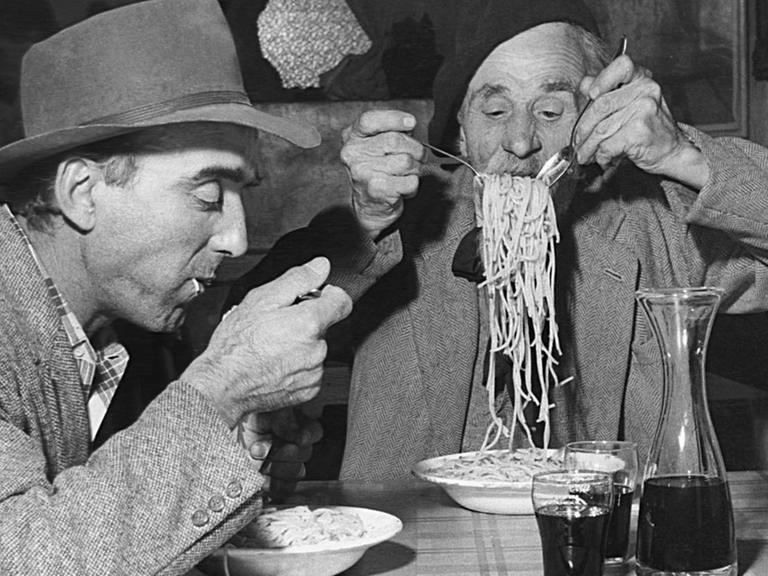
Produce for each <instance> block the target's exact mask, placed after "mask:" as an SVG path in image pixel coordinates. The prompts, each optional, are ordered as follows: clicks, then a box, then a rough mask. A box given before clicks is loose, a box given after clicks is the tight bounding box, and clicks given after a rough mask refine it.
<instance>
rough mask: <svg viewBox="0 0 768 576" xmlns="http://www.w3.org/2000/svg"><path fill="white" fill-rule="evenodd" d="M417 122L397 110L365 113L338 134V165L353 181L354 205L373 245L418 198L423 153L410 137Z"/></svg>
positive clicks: (417, 143) (422, 148)
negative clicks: (405, 202) (340, 139)
mask: <svg viewBox="0 0 768 576" xmlns="http://www.w3.org/2000/svg"><path fill="white" fill-rule="evenodd" d="M415 126H416V119H415V118H414V117H413V116H412V115H411V114H408V113H406V112H400V111H397V110H369V111H367V112H363V113H362V114H361V115H360V116H359V117H358V118H357V120H356V121H355V123H354V124H352V125H351V126H349V127H347V128H346V129H345V130H344V131H343V132H342V137H343V141H344V146H343V147H342V149H341V160H342V162H343V163H344V165H345V166H346V167H347V171H348V172H349V176H350V180H351V181H352V205H353V207H354V209H355V213H356V214H357V218H358V220H359V222H360V225H361V226H362V227H363V229H364V230H365V231H366V232H367V233H368V235H369V236H370V237H371V238H372V239H376V237H377V236H378V235H379V234H380V233H381V232H382V231H383V230H384V229H386V228H387V227H388V226H390V225H392V224H393V223H394V222H395V221H396V220H397V219H398V218H400V215H401V214H402V212H403V199H405V198H410V197H412V196H414V195H415V194H416V190H417V189H418V187H419V173H420V168H421V164H420V161H421V160H422V159H423V158H424V157H425V156H426V149H425V148H424V147H423V146H422V145H421V144H420V143H419V142H418V141H416V140H414V139H413V138H411V137H410V136H409V135H408V133H409V132H410V131H411V130H413V128H414V127H415Z"/></svg>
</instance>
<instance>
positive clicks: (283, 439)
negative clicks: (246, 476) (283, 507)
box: [237, 408, 323, 502]
mask: <svg viewBox="0 0 768 576" xmlns="http://www.w3.org/2000/svg"><path fill="white" fill-rule="evenodd" d="M237 430H238V439H239V441H240V443H241V444H242V445H243V446H244V447H245V448H247V449H248V451H249V453H250V455H251V458H253V459H254V460H261V461H263V464H262V466H261V472H262V474H264V475H265V477H266V481H265V483H264V490H265V491H266V492H267V493H268V495H269V499H270V500H271V501H272V502H280V501H282V500H284V499H285V498H286V497H287V496H288V495H290V494H291V493H292V492H293V491H294V489H295V488H296V483H297V482H298V481H299V480H301V479H302V478H304V476H305V475H306V467H305V465H306V462H308V461H309V458H310V456H311V455H312V445H313V444H315V443H316V442H318V441H319V440H320V438H322V435H323V431H322V427H321V426H320V423H319V422H318V421H317V420H314V419H312V418H309V417H308V416H306V415H304V414H303V413H302V412H301V411H298V410H294V409H293V408H284V409H282V410H278V411H276V412H267V413H261V414H256V413H251V414H248V415H247V416H246V417H245V418H243V420H242V421H241V422H240V424H239V425H238V428H237Z"/></svg>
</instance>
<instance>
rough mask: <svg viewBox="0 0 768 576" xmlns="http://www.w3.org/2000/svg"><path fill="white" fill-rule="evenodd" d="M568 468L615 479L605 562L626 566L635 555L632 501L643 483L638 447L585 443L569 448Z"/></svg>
mask: <svg viewBox="0 0 768 576" xmlns="http://www.w3.org/2000/svg"><path fill="white" fill-rule="evenodd" d="M564 462H565V467H566V469H569V470H572V469H584V468H588V469H591V470H600V471H602V472H608V473H610V474H611V475H612V476H613V487H614V499H613V511H612V513H611V520H610V524H609V525H608V546H607V548H606V551H605V561H606V563H608V564H610V565H615V564H623V563H625V562H626V561H627V560H629V557H630V555H631V552H630V547H629V528H630V517H631V514H632V500H633V498H634V495H635V489H636V487H637V482H638V480H639V474H640V472H639V466H638V459H637V444H636V443H635V442H629V441H622V440H583V441H579V442H571V443H570V444H567V445H566V447H565V456H564Z"/></svg>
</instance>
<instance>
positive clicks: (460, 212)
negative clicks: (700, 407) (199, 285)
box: [235, 0, 768, 480]
mask: <svg viewBox="0 0 768 576" xmlns="http://www.w3.org/2000/svg"><path fill="white" fill-rule="evenodd" d="M462 6H463V7H462V8H461V9H459V10H458V11H457V17H456V23H457V24H456V26H457V29H456V33H455V40H454V50H453V52H452V53H451V54H449V55H448V57H447V59H446V61H445V62H444V63H443V66H442V68H441V69H440V71H439V72H438V74H437V78H436V80H435V83H434V90H433V94H434V114H433V117H432V120H431V123H430V126H429V137H430V140H431V143H432V144H433V145H437V146H440V147H442V148H444V149H448V150H449V151H453V152H456V153H459V152H460V153H462V154H463V155H464V156H465V157H466V159H467V160H468V161H469V162H470V163H471V164H472V166H474V168H475V169H477V170H479V171H487V172H509V173H512V174H514V175H519V176H535V175H536V174H537V173H538V171H539V169H540V168H541V167H542V165H543V164H544V162H545V161H546V160H547V159H548V158H549V157H550V156H552V155H553V154H554V153H555V152H557V151H558V150H560V149H561V148H563V147H564V146H565V145H566V144H567V143H568V142H569V138H570V135H571V131H572V129H573V126H574V123H575V119H576V117H577V115H578V113H579V111H580V110H581V109H582V108H583V106H584V104H585V102H586V100H587V98H588V97H591V98H593V99H594V105H593V106H591V107H590V109H589V110H588V111H587V112H586V113H585V114H584V116H583V117H582V119H581V121H580V122H579V124H578V127H577V130H576V143H577V150H578V162H579V163H580V164H583V165H585V166H584V169H583V170H582V173H583V174H584V175H585V178H583V179H578V180H577V179H573V178H570V177H565V178H563V179H562V180H561V181H559V182H558V183H557V184H556V185H555V187H553V188H552V190H551V193H552V195H553V199H554V202H555V208H556V210H557V212H558V224H559V228H560V238H561V239H560V243H559V245H558V249H557V258H556V261H557V278H556V283H555V289H556V292H555V299H556V303H557V315H556V319H557V322H558V327H559V337H560V343H561V348H562V354H561V355H560V356H559V357H558V358H557V360H558V365H557V368H556V369H557V373H558V379H559V380H560V381H565V380H566V379H568V378H569V377H572V378H573V379H572V380H571V381H570V383H569V384H565V385H563V386H559V387H555V389H553V390H551V391H550V399H551V400H552V402H553V405H554V407H553V408H552V410H551V412H550V419H551V422H552V430H551V432H552V439H551V442H552V445H554V446H559V445H562V444H563V443H565V442H566V441H569V440H572V439H583V438H591V439H592V438H594V439H600V438H605V439H615V438H628V439H631V440H635V441H637V442H638V443H639V444H640V450H641V453H642V454H643V456H645V452H646V450H647V449H648V448H649V446H650V442H651V439H652V437H653V434H654V431H655V428H656V422H657V419H658V416H659V411H660V403H661V397H662V394H661V392H660V390H659V383H660V382H661V381H662V375H661V366H660V360H659V357H658V348H657V345H656V343H655V342H654V341H653V339H652V338H651V333H650V330H649V328H648V326H647V325H646V323H645V322H644V320H643V318H642V315H641V313H640V311H639V310H638V307H637V305H636V303H635V298H634V293H635V290H636V289H638V288H642V287H651V286H653V287H665V286H680V285H694V286H696V285H714V286H720V287H722V288H724V289H725V291H726V292H725V297H724V299H723V303H722V308H721V309H722V310H723V311H725V312H729V313H741V312H746V311H760V310H766V309H768V284H766V278H768V268H767V267H766V262H768V232H766V231H768V216H767V215H768V210H766V203H765V190H766V189H767V188H768V151H766V149H765V148H763V147H761V146H758V145H756V144H754V143H751V142H748V141H745V140H742V139H736V138H717V139H716V138H711V137H709V136H707V135H706V134H703V133H701V132H700V131H698V130H696V129H694V128H692V127H690V126H685V125H682V124H679V123H676V122H675V121H674V119H673V118H672V116H671V114H670V112H669V109H668V107H667V105H666V103H665V101H664V98H663V95H662V93H661V90H660V87H659V86H658V85H657V84H656V83H655V82H654V81H653V80H652V78H651V77H650V74H648V73H647V71H645V70H643V69H642V68H640V67H639V66H637V65H636V64H635V62H634V61H633V60H632V58H631V56H627V55H625V56H621V57H618V58H616V59H615V60H614V61H611V60H612V59H611V55H610V52H612V50H608V49H607V48H606V46H605V44H604V43H603V41H602V40H601V39H600V38H599V37H598V36H597V32H598V31H597V26H596V25H595V21H594V20H593V18H592V16H591V15H590V12H589V10H588V9H587V8H586V6H584V5H583V4H582V2H580V1H578V0H537V1H536V2H529V1H527V0H488V1H486V2H474V1H471V0H467V1H466V2H464V3H463V4H462ZM629 45H630V51H629V53H630V55H631V45H632V44H631V39H630V42H629ZM414 127H415V118H414V117H413V116H411V115H410V114H407V113H404V112H399V111H394V110H376V111H368V112H365V113H363V114H362V115H361V116H360V117H359V118H358V119H357V121H356V122H355V123H354V124H353V125H352V126H350V127H349V128H348V129H347V130H345V132H344V147H343V149H342V152H341V157H342V161H343V162H344V163H345V164H346V165H347V168H348V171H349V174H350V177H351V182H352V188H353V190H352V199H351V206H352V208H353V216H354V218H353V219H352V221H353V222H354V224H355V225H356V226H357V228H356V229H355V231H356V233H357V237H356V239H355V240H350V241H346V242H343V243H342V242H335V243H329V242H328V240H333V238H332V237H330V236H329V235H328V234H327V233H326V232H325V229H326V228H327V227H328V226H330V225H336V226H337V227H338V228H341V227H343V226H344V224H342V223H338V222H337V221H336V220H331V219H332V217H333V215H332V214H323V215H321V216H319V217H318V218H316V219H315V220H314V221H313V222H312V223H311V225H310V226H309V227H308V228H306V229H303V230H300V231H296V232H294V233H292V234H289V235H287V236H286V237H284V238H283V239H281V242H279V243H278V245H277V246H276V247H275V249H274V250H273V253H272V255H271V258H270V259H268V260H265V261H263V263H260V265H259V267H258V268H257V269H255V270H254V271H252V272H251V273H249V274H247V275H246V276H244V277H243V281H242V283H241V286H251V285H254V284H258V283H259V281H260V279H263V278H266V277H273V276H274V275H275V274H276V273H278V272H279V271H280V270H281V269H282V268H283V266H284V265H285V263H286V262H290V261H291V258H296V257H297V255H298V257H299V258H304V257H306V256H307V255H311V254H320V253H323V254H327V255H329V256H331V259H332V262H333V264H334V270H333V272H332V275H331V278H332V279H333V280H334V281H337V283H338V285H340V286H342V287H344V288H345V289H346V290H347V291H348V292H349V293H350V294H352V295H353V296H355V298H356V304H355V310H354V312H353V313H352V315H351V316H350V318H349V319H348V321H351V325H352V330H353V331H354V333H355V334H356V337H357V342H358V345H357V348H356V351H355V357H354V363H353V368H352V382H351V390H350V402H349V407H348V410H349V416H348V423H347V441H346V446H345V452H344V459H343V464H342V470H341V476H342V478H347V479H349V478H354V479H367V480H375V479H383V478H393V477H406V476H408V475H409V474H410V470H411V467H412V466H413V464H414V463H416V462H418V461H419V460H421V459H424V458H429V457H432V456H436V455H441V454H449V453H456V452H460V451H464V450H477V449H478V448H480V446H481V444H482V442H483V435H484V433H485V431H486V427H487V424H488V422H489V421H490V418H489V415H488V410H489V409H488V402H487V392H486V389H485V386H486V382H487V375H486V373H485V371H486V370H487V368H486V367H487V358H488V341H489V322H488V318H487V316H488V311H487V302H486V298H485V295H484V293H483V291H482V290H478V287H477V283H476V282H478V281H481V280H482V266H481V264H480V263H478V262H477V255H478V253H479V251H478V246H477V239H478V231H481V229H479V228H478V224H479V222H478V220H477V217H476V214H477V213H478V210H477V205H478V201H479V198H480V193H481V191H480V190H479V187H477V186H475V178H474V174H473V173H472V172H471V171H470V170H469V169H467V168H465V167H463V166H460V167H459V168H458V169H456V170H455V171H454V172H453V173H452V174H451V175H450V177H449V178H446V177H445V175H444V177H442V178H438V179H435V178H432V177H422V176H425V175H427V176H432V175H434V169H433V168H432V167H427V166H425V165H424V163H425V162H426V160H425V158H427V151H426V150H425V148H424V147H423V146H422V145H421V144H420V143H419V142H418V141H417V140H415V139H413V138H411V137H410V133H411V131H412V130H413V129H414ZM619 162H620V164H619V165H618V168H617V167H616V165H617V163H619ZM446 180H447V182H446ZM590 192H592V193H590ZM347 226H348V227H349V225H348V224H347ZM337 236H338V234H337ZM349 237H353V236H349ZM241 286H236V287H235V290H238V289H239V288H240V287H241ZM366 290H367V291H366ZM497 375H498V376H499V377H500V378H499V379H498V380H497V386H496V389H497V390H503V389H504V387H505V386H508V385H509V383H508V382H507V381H506V380H504V378H503V377H504V374H503V373H501V374H497ZM497 402H498V403H499V404H500V405H499V406H497V409H499V410H503V411H505V413H506V414H509V412H508V410H509V398H508V395H506V394H497ZM530 425H531V426H532V427H533V428H534V435H536V434H538V439H539V440H538V441H539V442H540V443H541V442H542V436H543V434H541V432H542V431H541V428H540V426H539V427H538V428H537V423H536V422H533V421H532V422H530ZM521 438H525V436H524V435H523V434H517V439H518V440H519V439H521Z"/></svg>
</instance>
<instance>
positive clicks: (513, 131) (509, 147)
mask: <svg viewBox="0 0 768 576" xmlns="http://www.w3.org/2000/svg"><path fill="white" fill-rule="evenodd" d="M502 146H503V147H504V150H506V151H507V152H508V153H510V154H514V155H515V156H516V157H518V158H521V159H524V158H527V157H529V156H530V155H531V154H534V153H536V152H538V151H539V150H540V149H541V142H540V140H539V137H538V134H537V132H536V121H535V119H534V118H533V117H532V116H531V115H529V114H518V115H514V116H513V117H512V118H511V119H510V120H509V122H508V123H507V126H506V130H505V133H504V140H503V142H502Z"/></svg>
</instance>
